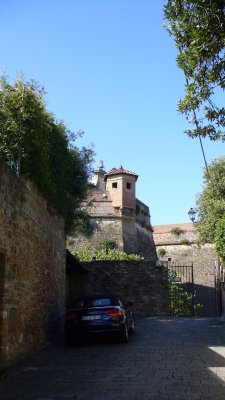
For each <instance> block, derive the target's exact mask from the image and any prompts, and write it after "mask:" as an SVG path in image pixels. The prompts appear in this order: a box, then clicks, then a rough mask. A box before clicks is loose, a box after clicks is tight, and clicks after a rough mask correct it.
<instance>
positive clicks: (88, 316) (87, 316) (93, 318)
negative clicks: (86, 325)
mask: <svg viewBox="0 0 225 400" xmlns="http://www.w3.org/2000/svg"><path fill="white" fill-rule="evenodd" d="M95 319H101V315H84V316H83V317H82V320H83V321H93V320H95Z"/></svg>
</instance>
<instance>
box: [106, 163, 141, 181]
mask: <svg viewBox="0 0 225 400" xmlns="http://www.w3.org/2000/svg"><path fill="white" fill-rule="evenodd" d="M120 174H124V175H131V176H135V178H136V180H137V178H138V175H137V174H135V172H131V171H128V170H126V169H124V168H123V167H122V165H121V167H120V168H112V169H111V170H110V171H109V172H107V173H106V174H105V175H104V180H105V181H106V180H107V177H108V176H112V175H120Z"/></svg>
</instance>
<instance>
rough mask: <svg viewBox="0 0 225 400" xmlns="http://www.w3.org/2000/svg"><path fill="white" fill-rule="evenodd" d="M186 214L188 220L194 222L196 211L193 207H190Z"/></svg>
mask: <svg viewBox="0 0 225 400" xmlns="http://www.w3.org/2000/svg"><path fill="white" fill-rule="evenodd" d="M188 215H189V218H190V220H191V221H192V222H193V223H194V222H195V216H196V211H195V209H194V208H192V207H191V208H190V210H189V211H188Z"/></svg>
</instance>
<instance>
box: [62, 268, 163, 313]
mask: <svg viewBox="0 0 225 400" xmlns="http://www.w3.org/2000/svg"><path fill="white" fill-rule="evenodd" d="M82 265H83V267H84V268H86V270H87V271H88V273H87V274H85V275H78V274H69V275H68V276H67V307H70V306H71V305H72V303H73V299H74V298H76V297H78V296H79V295H82V294H84V293H85V294H89V293H98V292H110V293H117V294H120V295H122V296H124V297H125V298H126V300H128V301H133V302H134V312H135V314H136V315H140V316H141V315H142V316H161V315H168V280H167V269H166V268H165V267H163V266H157V265H156V263H153V262H152V263H151V262H145V261H138V262H134V261H95V262H89V263H88V262H87V263H82Z"/></svg>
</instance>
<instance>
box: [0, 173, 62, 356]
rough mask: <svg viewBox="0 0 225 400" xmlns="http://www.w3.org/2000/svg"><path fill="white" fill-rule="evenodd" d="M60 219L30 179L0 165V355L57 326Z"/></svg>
mask: <svg viewBox="0 0 225 400" xmlns="http://www.w3.org/2000/svg"><path fill="white" fill-rule="evenodd" d="M64 307H65V234H64V222H63V220H62V219H61V218H59V217H58V216H57V215H54V214H52V213H50V212H49V211H48V209H47V203H46V201H45V200H44V199H43V198H42V197H41V196H40V194H39V192H38V191H37V189H36V187H35V185H34V184H32V183H31V182H30V181H28V180H24V179H23V178H17V177H16V176H15V174H14V173H13V172H12V171H10V170H8V169H6V168H4V167H2V166H1V167H0V337H1V357H2V358H3V359H15V358H18V357H20V356H23V355H25V354H27V353H28V352H30V351H32V350H33V349H35V348H37V347H39V346H40V345H41V344H42V343H44V342H46V341H47V340H48V339H49V338H50V337H51V335H52V333H54V334H55V333H56V332H57V331H59V329H60V328H61V327H62V323H63V315H64Z"/></svg>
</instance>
